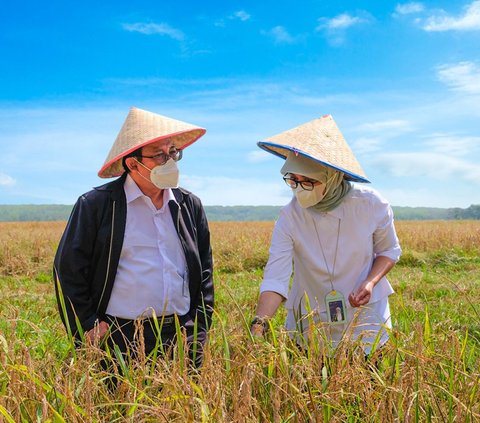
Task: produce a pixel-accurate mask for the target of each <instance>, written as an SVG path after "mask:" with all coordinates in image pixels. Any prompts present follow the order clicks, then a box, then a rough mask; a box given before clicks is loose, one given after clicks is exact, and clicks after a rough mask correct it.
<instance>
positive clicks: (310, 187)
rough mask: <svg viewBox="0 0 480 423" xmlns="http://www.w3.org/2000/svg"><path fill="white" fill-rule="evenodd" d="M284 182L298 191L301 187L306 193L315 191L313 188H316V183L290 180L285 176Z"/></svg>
mask: <svg viewBox="0 0 480 423" xmlns="http://www.w3.org/2000/svg"><path fill="white" fill-rule="evenodd" d="M283 180H284V181H285V183H286V184H287V185H288V186H289V187H290V188H293V189H296V188H297V187H298V186H299V185H300V186H301V187H302V188H303V189H304V190H305V191H313V187H314V186H315V182H313V181H297V180H296V179H292V178H289V177H288V176H284V177H283Z"/></svg>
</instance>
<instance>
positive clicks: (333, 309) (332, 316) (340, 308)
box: [325, 291, 347, 325]
mask: <svg viewBox="0 0 480 423" xmlns="http://www.w3.org/2000/svg"><path fill="white" fill-rule="evenodd" d="M325 305H326V307H327V315H328V321H329V322H330V323H331V324H334V325H335V324H343V323H346V321H347V308H346V307H345V298H344V297H343V295H342V294H341V293H340V292H337V291H331V292H330V293H328V294H327V296H326V297H325Z"/></svg>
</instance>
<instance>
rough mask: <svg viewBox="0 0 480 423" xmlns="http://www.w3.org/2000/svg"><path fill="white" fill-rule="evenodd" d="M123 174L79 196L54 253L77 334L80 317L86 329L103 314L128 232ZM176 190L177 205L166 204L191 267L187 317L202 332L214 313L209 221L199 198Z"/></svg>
mask: <svg viewBox="0 0 480 423" xmlns="http://www.w3.org/2000/svg"><path fill="white" fill-rule="evenodd" d="M125 178H126V174H124V175H123V176H121V177H120V178H118V179H116V180H115V181H113V182H110V183H107V184H105V185H102V186H100V187H97V188H94V189H93V190H92V191H90V192H88V193H86V194H84V195H82V196H81V197H80V198H79V199H78V200H77V202H76V204H75V206H74V208H73V210H72V214H71V215H70V219H69V220H68V223H67V226H66V229H65V232H64V233H63V236H62V238H61V240H60V244H59V246H58V250H57V253H56V255H55V260H54V267H53V276H54V282H55V290H56V294H57V302H58V306H59V310H60V315H61V316H62V321H63V323H64V325H65V326H66V328H67V331H68V330H70V331H71V333H72V335H73V336H76V335H77V333H78V331H77V323H76V319H78V322H79V323H80V325H81V327H82V329H83V331H87V330H90V329H91V328H93V326H94V325H95V322H96V321H97V319H98V320H103V319H104V317H105V311H106V309H107V305H108V302H109V300H110V295H111V293H112V288H113V283H114V281H115V275H116V272H117V267H118V261H119V259H120V253H121V251H122V244H123V237H124V233H125V224H126V217H127V202H126V197H125V192H124V189H123V184H124V182H125ZM172 191H173V194H174V195H175V199H176V200H177V202H178V204H177V203H175V202H174V201H170V202H169V204H168V206H169V208H170V212H171V215H172V218H173V222H174V225H175V228H176V230H177V233H178V236H179V238H180V241H181V243H182V246H183V251H184V253H185V259H186V262H187V266H188V275H189V288H190V311H189V315H190V316H191V317H192V319H193V320H195V318H197V319H198V330H199V331H206V330H207V329H208V328H209V326H210V323H211V318H212V311H213V269H212V251H211V247H210V232H209V229H208V223H207V219H206V216H205V212H204V210H203V207H202V204H201V203H200V200H199V199H198V197H196V196H195V195H193V194H192V193H190V192H189V191H186V190H184V189H182V188H175V189H173V190H172ZM61 294H62V295H61ZM64 310H65V311H64ZM65 312H66V315H67V316H66V317H67V318H65V315H64V314H65ZM67 322H68V324H67Z"/></svg>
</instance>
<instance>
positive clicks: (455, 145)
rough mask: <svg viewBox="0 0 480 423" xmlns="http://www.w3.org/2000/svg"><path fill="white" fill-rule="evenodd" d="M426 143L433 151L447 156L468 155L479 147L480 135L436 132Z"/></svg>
mask: <svg viewBox="0 0 480 423" xmlns="http://www.w3.org/2000/svg"><path fill="white" fill-rule="evenodd" d="M426 145H427V146H429V147H430V148H431V149H432V150H433V151H435V152H437V153H441V154H445V155H447V156H457V157H460V156H470V155H471V154H472V153H473V152H474V151H475V150H479V149H480V137H468V136H467V137H466V136H461V135H455V134H436V135H433V136H432V138H431V139H429V140H427V142H426Z"/></svg>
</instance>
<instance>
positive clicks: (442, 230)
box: [0, 221, 480, 423]
mask: <svg viewBox="0 0 480 423" xmlns="http://www.w3.org/2000/svg"><path fill="white" fill-rule="evenodd" d="M64 226H65V222H37V223H30V222H21V223H8V222H4V223H0V422H46V421H51V422H63V421H66V422H93V421H97V422H114V421H115V422H117V421H118V422H123V421H129V422H130V421H131V422H144V421H145V422H146V421H152V422H158V421H173V422H191V421H192V422H193V421H195V422H254V421H255V422H256V421H262V422H263V421H272V422H287V421H288V422H306V421H318V422H327V421H329V422H404V421H405V422H472V423H473V422H476V421H480V369H479V368H480V254H479V253H480V221H448V222H447V221H416V222H413V221H399V222H397V231H398V235H399V238H400V241H401V244H402V248H403V255H402V258H401V260H400V262H399V263H398V265H397V266H396V267H395V268H394V269H393V271H392V272H391V273H390V277H389V279H390V281H391V283H392V285H393V286H394V288H395V291H396V293H395V294H394V295H393V296H392V297H391V308H392V313H393V317H394V329H393V331H392V333H391V342H390V343H389V345H388V346H387V347H386V348H384V349H383V350H382V351H377V352H375V353H373V354H372V355H371V356H370V357H368V358H367V359H365V358H364V357H363V356H360V355H358V354H356V353H354V350H355V346H354V345H349V344H348V343H345V344H343V345H341V346H340V347H339V349H338V350H337V351H336V352H335V354H333V353H328V352H325V351H322V350H321V349H320V348H319V346H318V343H315V342H312V343H311V345H310V347H309V348H308V350H306V351H300V350H299V349H298V348H297V346H296V345H294V344H293V343H292V342H291V341H290V339H289V337H288V336H287V335H286V334H285V333H284V331H283V330H282V319H283V317H284V312H281V313H279V314H278V316H277V317H276V318H275V319H274V320H273V321H272V322H271V330H270V332H269V334H268V336H267V337H266V339H265V340H253V339H252V338H251V337H250V336H249V331H248V326H249V322H250V320H251V318H252V315H253V313H254V308H255V304H256V300H257V295H258V286H259V283H260V281H261V278H262V268H263V266H264V265H265V263H266V261H267V258H268V244H269V242H270V236H271V231H272V228H273V223H272V222H212V223H211V232H212V243H213V249H214V260H215V283H216V310H215V318H214V322H213V326H212V329H211V335H210V339H209V343H208V346H207V350H206V354H205V360H204V366H203V369H202V371H201V372H198V373H197V372H196V371H193V370H191V369H189V367H188V366H187V365H186V361H185V357H184V356H185V354H184V351H183V349H182V348H179V349H178V350H177V351H176V357H175V359H174V360H173V361H166V360H163V359H162V358H161V357H160V358H158V359H156V360H153V361H148V360H144V361H140V362H139V363H137V364H133V363H128V362H127V363H120V364H119V365H120V366H123V374H122V375H120V374H118V372H117V378H118V383H117V387H116V389H115V390H113V391H112V389H111V388H109V386H110V385H109V384H108V383H106V380H107V379H108V377H109V376H110V375H109V374H108V373H106V372H105V371H104V370H102V368H101V367H100V366H99V365H98V363H99V361H100V359H101V358H102V357H103V356H104V354H105V353H104V352H103V351H102V350H101V349H99V348H97V347H95V346H90V347H88V348H84V349H79V350H75V349H74V348H73V347H72V344H71V342H69V340H68V339H67V336H66V334H65V330H64V328H63V326H62V325H61V323H60V319H59V314H58V310H57V307H56V302H55V299H54V287H53V282H52V278H51V265H52V259H53V255H54V252H55V249H56V246H57V244H58V241H59V238H60V236H61V233H62V231H63V228H64ZM318 329H319V330H320V328H318ZM314 335H315V334H314ZM314 339H315V338H314ZM114 372H115V370H114Z"/></svg>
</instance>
